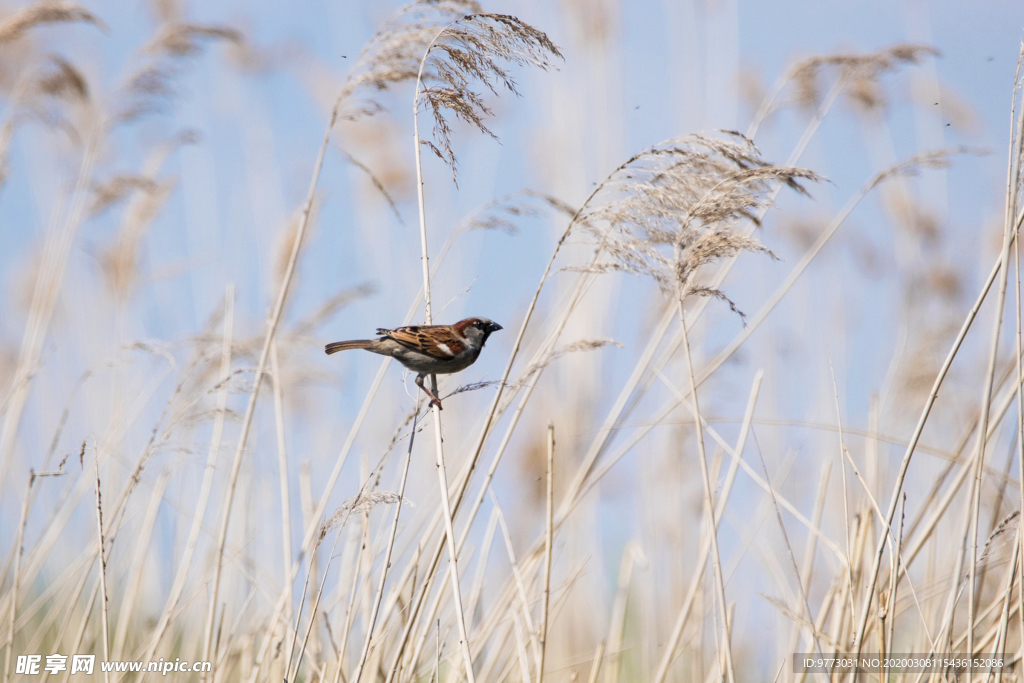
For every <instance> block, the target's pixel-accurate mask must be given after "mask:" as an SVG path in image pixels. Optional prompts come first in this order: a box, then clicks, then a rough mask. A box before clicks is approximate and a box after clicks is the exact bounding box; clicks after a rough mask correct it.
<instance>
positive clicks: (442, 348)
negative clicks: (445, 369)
mask: <svg viewBox="0 0 1024 683" xmlns="http://www.w3.org/2000/svg"><path fill="white" fill-rule="evenodd" d="M437 348H439V349H441V350H442V351H444V353H445V355H448V356H454V355H455V354H454V353H452V350H451V349H449V348H448V345H447V344H438V345H437Z"/></svg>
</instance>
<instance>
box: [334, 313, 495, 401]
mask: <svg viewBox="0 0 1024 683" xmlns="http://www.w3.org/2000/svg"><path fill="white" fill-rule="evenodd" d="M500 329H501V325H499V324H498V323H496V322H494V321H493V320H488V319H487V318H466V319H465V320H460V321H459V322H457V323H455V324H454V325H409V326H408V327H396V328H395V329H393V330H387V329H383V328H379V329H378V330H377V334H379V335H380V338H378V339H353V340H352V341H340V342H334V343H332V344H328V345H327V346H325V347H324V350H325V351H326V352H327V354H328V355H330V354H332V353H337V352H338V351H346V350H348V349H365V350H367V351H372V352H373V353H377V354H380V355H382V356H391V357H392V358H394V359H395V360H397V361H398V362H399V363H401V364H402V365H404V366H405V367H407V368H409V369H410V370H412V371H413V372H416V373H418V374H417V375H416V386H418V387H419V388H420V389H422V390H423V391H424V392H426V394H427V396H429V397H430V405H431V407H433V406H437V408H438V410H441V399H440V398H439V397H438V396H437V394H435V393H433V392H432V391H430V389H428V388H427V387H426V386H425V385H424V384H423V378H424V377H426V376H427V375H447V374H451V373H453V372H459V371H461V370H465V369H466V368H468V367H469V366H470V365H472V364H473V363H475V362H476V359H477V358H478V357H479V356H480V350H481V349H483V348H484V344H485V343H486V342H487V338H488V337H490V336H491V333H492V332H497V331H498V330H500Z"/></svg>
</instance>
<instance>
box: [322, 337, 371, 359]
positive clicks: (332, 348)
mask: <svg viewBox="0 0 1024 683" xmlns="http://www.w3.org/2000/svg"><path fill="white" fill-rule="evenodd" d="M375 341H376V340H375V339H353V340H352V341H341V342H334V343H332V344H328V345H327V346H325V347H324V351H326V352H327V354H328V355H330V354H332V353H337V352H338V351H347V350H348V349H368V348H370V347H371V346H373V344H374V342H375Z"/></svg>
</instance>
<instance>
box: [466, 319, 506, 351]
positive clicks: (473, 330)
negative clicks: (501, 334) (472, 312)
mask: <svg viewBox="0 0 1024 683" xmlns="http://www.w3.org/2000/svg"><path fill="white" fill-rule="evenodd" d="M455 329H456V331H457V332H458V333H459V334H461V335H462V336H463V337H465V338H466V339H469V340H470V341H473V342H479V343H480V346H483V345H484V344H485V343H486V342H487V338H488V337H490V336H491V333H492V332H497V331H498V330H500V329H501V325H499V324H498V323H496V322H494V321H493V320H489V319H487V318H466V319H465V320H460V321H459V322H457V323H455Z"/></svg>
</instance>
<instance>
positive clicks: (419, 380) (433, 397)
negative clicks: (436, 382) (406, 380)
mask: <svg viewBox="0 0 1024 683" xmlns="http://www.w3.org/2000/svg"><path fill="white" fill-rule="evenodd" d="M424 377H426V375H422V374H421V375H416V386H418V387H419V388H420V389H422V390H423V391H424V392H425V393H426V394H427V396H429V397H430V407H434V406H437V409H438V410H444V408H442V407H441V399H440V398H438V396H437V394H435V393H434V392H432V391H431V390H430V389H428V388H427V387H426V385H425V384H423V378H424Z"/></svg>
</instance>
